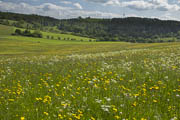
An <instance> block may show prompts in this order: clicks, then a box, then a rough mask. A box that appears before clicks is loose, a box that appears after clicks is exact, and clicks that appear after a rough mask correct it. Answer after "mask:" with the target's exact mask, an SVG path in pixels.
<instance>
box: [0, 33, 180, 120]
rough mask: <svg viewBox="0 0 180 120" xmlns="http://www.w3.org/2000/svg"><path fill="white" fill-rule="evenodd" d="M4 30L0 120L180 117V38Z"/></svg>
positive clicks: (0, 44)
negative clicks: (52, 36) (112, 38)
mask: <svg viewBox="0 0 180 120" xmlns="http://www.w3.org/2000/svg"><path fill="white" fill-rule="evenodd" d="M9 31H10V30H9ZM3 34H4V36H3V35H2V36H1V37H0V119H2V120H60V119H63V120H116V119H119V120H178V119H180V43H154V44H136V43H134V44H133V43H122V42H106V43H105V42H78V41H77V42H76V41H71V42H70V41H59V40H48V39H45V38H43V39H38V38H29V37H21V36H10V35H6V33H3Z"/></svg>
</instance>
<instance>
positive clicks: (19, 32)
mask: <svg viewBox="0 0 180 120" xmlns="http://www.w3.org/2000/svg"><path fill="white" fill-rule="evenodd" d="M12 35H21V36H27V37H36V38H42V37H43V35H42V33H41V32H40V31H39V30H35V31H34V32H31V31H30V30H28V29H26V30H24V31H23V30H20V29H16V30H15V32H14V33H13V34H12Z"/></svg>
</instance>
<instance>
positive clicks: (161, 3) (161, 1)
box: [103, 0, 180, 11]
mask: <svg viewBox="0 0 180 120" xmlns="http://www.w3.org/2000/svg"><path fill="white" fill-rule="evenodd" d="M103 5H105V6H106V5H114V6H120V7H128V8H131V9H135V10H153V9H156V10H159V11H179V10H180V6H179V5H177V4H169V3H168V0H133V1H125V2H123V1H121V0H107V1H106V2H105V3H103Z"/></svg>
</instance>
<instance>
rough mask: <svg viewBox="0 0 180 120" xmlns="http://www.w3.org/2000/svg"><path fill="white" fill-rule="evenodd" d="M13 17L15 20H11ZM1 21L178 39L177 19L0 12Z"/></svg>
mask: <svg viewBox="0 0 180 120" xmlns="http://www.w3.org/2000/svg"><path fill="white" fill-rule="evenodd" d="M13 21H14V22H13ZM0 23H1V24H6V25H13V26H16V27H21V28H28V29H40V30H42V31H50V32H56V33H64V32H65V33H66V32H71V34H75V35H78V36H85V37H91V38H96V39H97V40H98V41H126V42H151V43H152V42H164V41H165V42H174V41H179V40H180V32H179V31H180V22H179V21H170V20H169V21H165V20H159V19H150V18H138V17H129V18H113V19H95V18H81V17H79V18H74V19H66V20H58V19H54V18H51V17H45V16H38V15H24V14H17V13H4V12H0Z"/></svg>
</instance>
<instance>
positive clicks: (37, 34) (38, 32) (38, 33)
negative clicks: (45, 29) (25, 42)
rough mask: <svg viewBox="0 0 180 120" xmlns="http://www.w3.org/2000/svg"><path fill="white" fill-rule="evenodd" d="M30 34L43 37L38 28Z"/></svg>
mask: <svg viewBox="0 0 180 120" xmlns="http://www.w3.org/2000/svg"><path fill="white" fill-rule="evenodd" d="M32 36H33V37H37V38H42V37H43V35H42V33H41V32H40V31H39V30H36V31H34V32H33V33H32Z"/></svg>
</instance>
